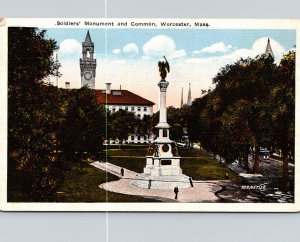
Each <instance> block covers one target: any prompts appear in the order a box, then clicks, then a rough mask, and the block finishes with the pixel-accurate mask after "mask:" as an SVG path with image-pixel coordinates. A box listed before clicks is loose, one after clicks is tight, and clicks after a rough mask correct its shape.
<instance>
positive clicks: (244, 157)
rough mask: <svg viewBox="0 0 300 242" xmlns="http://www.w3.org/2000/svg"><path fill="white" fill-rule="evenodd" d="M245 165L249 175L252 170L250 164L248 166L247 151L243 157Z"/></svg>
mask: <svg viewBox="0 0 300 242" xmlns="http://www.w3.org/2000/svg"><path fill="white" fill-rule="evenodd" d="M243 165H244V168H245V170H246V171H247V173H249V172H250V169H249V164H248V152H247V151H245V152H244V155H243Z"/></svg>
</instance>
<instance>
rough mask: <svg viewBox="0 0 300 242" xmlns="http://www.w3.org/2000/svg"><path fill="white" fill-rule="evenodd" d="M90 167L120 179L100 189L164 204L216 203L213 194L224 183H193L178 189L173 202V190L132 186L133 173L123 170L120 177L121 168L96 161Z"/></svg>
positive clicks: (102, 185) (216, 198)
mask: <svg viewBox="0 0 300 242" xmlns="http://www.w3.org/2000/svg"><path fill="white" fill-rule="evenodd" d="M91 165H92V166H94V167H96V168H98V169H101V170H103V171H107V172H109V173H111V174H113V175H116V176H118V177H119V178H121V179H120V180H118V181H112V182H107V183H103V184H100V185H99V187H100V188H101V189H104V190H107V191H110V192H115V193H122V194H127V195H135V196H141V197H145V198H154V199H156V200H160V201H164V202H216V201H217V200H219V198H218V197H217V196H216V195H215V193H216V192H217V191H220V190H221V189H222V187H221V184H222V183H223V182H224V181H207V182H206V181H193V184H194V187H190V188H182V189H180V190H179V193H178V199H177V200H175V199H174V197H175V194H174V192H173V190H158V189H143V188H139V187H136V186H133V185H132V180H133V179H134V177H135V176H136V175H137V174H138V173H136V172H134V171H131V170H128V169H125V168H124V176H123V177H122V176H121V174H120V171H121V167H119V166H116V165H114V164H111V163H108V162H99V161H96V162H93V163H91ZM120 202H122V201H120Z"/></svg>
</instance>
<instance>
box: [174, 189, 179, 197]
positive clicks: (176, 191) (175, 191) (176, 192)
mask: <svg viewBox="0 0 300 242" xmlns="http://www.w3.org/2000/svg"><path fill="white" fill-rule="evenodd" d="M178 192H179V189H178V187H175V188H174V193H175V199H177V196H178Z"/></svg>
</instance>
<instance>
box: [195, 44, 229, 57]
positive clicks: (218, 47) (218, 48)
mask: <svg viewBox="0 0 300 242" xmlns="http://www.w3.org/2000/svg"><path fill="white" fill-rule="evenodd" d="M231 49H232V45H225V44H224V42H218V43H214V44H212V45H211V46H208V47H205V48H203V49H201V50H195V51H193V54H194V55H198V54H201V53H218V52H220V53H226V52H228V51H229V50H231Z"/></svg>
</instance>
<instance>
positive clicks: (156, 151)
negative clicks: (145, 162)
mask: <svg viewBox="0 0 300 242" xmlns="http://www.w3.org/2000/svg"><path fill="white" fill-rule="evenodd" d="M158 150H159V146H158V145H155V146H154V157H158Z"/></svg>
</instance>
